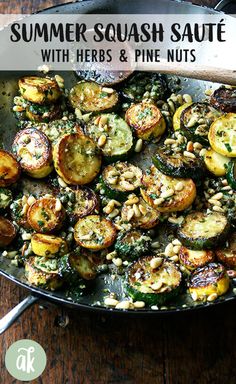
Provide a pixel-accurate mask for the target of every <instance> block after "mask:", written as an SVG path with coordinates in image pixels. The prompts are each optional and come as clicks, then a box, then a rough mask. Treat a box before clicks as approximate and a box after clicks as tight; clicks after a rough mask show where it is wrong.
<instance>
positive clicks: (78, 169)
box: [53, 133, 101, 185]
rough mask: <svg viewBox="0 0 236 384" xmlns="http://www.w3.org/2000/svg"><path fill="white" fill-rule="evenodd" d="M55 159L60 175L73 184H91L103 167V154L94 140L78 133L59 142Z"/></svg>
mask: <svg viewBox="0 0 236 384" xmlns="http://www.w3.org/2000/svg"><path fill="white" fill-rule="evenodd" d="M53 160H54V165H55V169H56V171H57V173H58V175H59V176H60V177H61V178H62V179H63V180H64V181H65V182H66V183H68V184H73V185H83V184H89V183H90V182H91V181H92V180H93V179H94V178H95V177H96V176H97V174H98V173H99V171H100V168H101V155H100V154H99V152H98V149H97V147H96V144H95V143H94V141H93V140H92V139H90V138H89V137H87V136H84V135H80V134H76V133H75V134H69V135H65V136H64V137H62V138H61V139H60V140H59V141H58V142H57V144H56V145H55V147H54V151H53Z"/></svg>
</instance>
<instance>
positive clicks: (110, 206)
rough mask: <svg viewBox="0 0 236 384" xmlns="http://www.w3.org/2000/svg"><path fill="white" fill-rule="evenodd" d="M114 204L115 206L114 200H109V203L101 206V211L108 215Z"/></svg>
mask: <svg viewBox="0 0 236 384" xmlns="http://www.w3.org/2000/svg"><path fill="white" fill-rule="evenodd" d="M114 206H115V204H114V201H113V200H111V201H109V203H108V204H107V205H106V206H105V207H104V208H103V212H105V213H106V214H107V215H109V214H110V213H111V212H112V211H113V209H114Z"/></svg>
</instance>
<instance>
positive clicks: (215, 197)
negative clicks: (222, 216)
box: [211, 192, 224, 200]
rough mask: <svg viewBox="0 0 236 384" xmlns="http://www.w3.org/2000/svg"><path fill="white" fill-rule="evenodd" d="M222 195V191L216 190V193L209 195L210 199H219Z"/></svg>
mask: <svg viewBox="0 0 236 384" xmlns="http://www.w3.org/2000/svg"><path fill="white" fill-rule="evenodd" d="M223 196H224V195H223V193H222V192H218V193H217V194H216V195H214V196H211V199H212V200H213V199H214V200H220V199H222V197H223Z"/></svg>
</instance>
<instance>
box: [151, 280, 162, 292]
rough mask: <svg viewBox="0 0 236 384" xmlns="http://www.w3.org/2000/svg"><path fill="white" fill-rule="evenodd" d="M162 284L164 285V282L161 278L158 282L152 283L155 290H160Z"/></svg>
mask: <svg viewBox="0 0 236 384" xmlns="http://www.w3.org/2000/svg"><path fill="white" fill-rule="evenodd" d="M162 285H163V282H162V281H161V280H159V281H158V282H157V283H154V284H152V285H151V288H152V289H153V291H159V289H160V288H161V287H162Z"/></svg>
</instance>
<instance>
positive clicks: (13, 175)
mask: <svg viewBox="0 0 236 384" xmlns="http://www.w3.org/2000/svg"><path fill="white" fill-rule="evenodd" d="M19 177H20V164H19V163H18V162H17V161H16V159H15V158H14V156H12V155H11V154H10V153H9V152H7V151H4V150H3V149H1V150H0V187H7V186H8V185H11V184H13V183H15V182H16V181H17V180H18V179H19Z"/></svg>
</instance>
